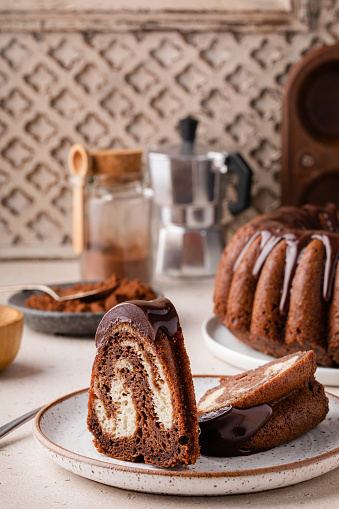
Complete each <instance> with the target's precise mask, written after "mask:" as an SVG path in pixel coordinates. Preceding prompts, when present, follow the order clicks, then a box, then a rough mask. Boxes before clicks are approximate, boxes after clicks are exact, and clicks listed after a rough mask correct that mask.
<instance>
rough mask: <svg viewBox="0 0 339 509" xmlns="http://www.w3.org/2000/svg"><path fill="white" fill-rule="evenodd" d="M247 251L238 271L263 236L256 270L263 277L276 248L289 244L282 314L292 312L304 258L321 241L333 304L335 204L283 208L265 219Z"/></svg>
mask: <svg viewBox="0 0 339 509" xmlns="http://www.w3.org/2000/svg"><path fill="white" fill-rule="evenodd" d="M254 228H255V231H254V233H253V234H252V235H251V236H250V238H249V240H248V242H247V243H246V245H245V247H244V249H243V250H242V252H241V253H240V255H239V257H238V259H237V260H236V262H235V265H234V270H236V268H237V266H238V265H239V263H240V261H241V259H242V257H243V256H244V254H245V252H246V251H247V249H248V248H249V247H250V245H251V244H252V243H253V241H254V240H255V239H256V238H257V237H258V236H259V235H260V236H261V241H260V249H259V253H258V255H257V258H256V260H255V264H254V267H253V272H252V273H253V276H254V277H259V274H260V271H261V269H262V267H263V265H264V263H265V261H266V259H267V257H268V256H269V254H270V253H271V251H272V250H273V249H274V247H275V246H276V245H277V244H278V243H279V242H281V241H282V240H285V242H286V255H285V275H284V282H283V288H282V294H281V300H280V306H279V309H280V312H281V313H282V314H285V313H286V312H287V309H288V304H289V296H290V290H291V286H292V282H293V278H294V274H295V271H296V268H297V265H298V262H299V259H300V256H301V254H302V252H303V250H304V249H305V248H306V246H307V245H308V244H309V243H310V242H311V241H312V240H314V239H318V240H320V241H321V242H322V243H323V245H324V247H325V253H326V260H325V270H324V281H323V298H324V300H325V301H326V302H328V301H329V300H330V297H331V293H332V288H333V280H334V275H335V269H336V264H337V261H338V255H339V235H338V233H339V222H338V215H337V209H336V206H335V205H334V204H327V205H325V206H324V207H318V206H315V205H304V206H303V207H302V208H297V207H281V208H280V209H279V210H276V211H273V212H271V213H270V214H269V216H267V217H264V218H261V219H260V222H259V221H258V225H255V226H254Z"/></svg>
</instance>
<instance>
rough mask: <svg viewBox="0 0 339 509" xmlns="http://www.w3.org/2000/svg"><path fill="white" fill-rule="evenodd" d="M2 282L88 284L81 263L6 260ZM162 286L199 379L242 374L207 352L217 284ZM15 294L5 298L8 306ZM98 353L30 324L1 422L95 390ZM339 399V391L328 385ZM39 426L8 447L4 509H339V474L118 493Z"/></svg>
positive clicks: (6, 388) (1, 400)
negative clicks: (58, 452)
mask: <svg viewBox="0 0 339 509" xmlns="http://www.w3.org/2000/svg"><path fill="white" fill-rule="evenodd" d="M0 273H1V277H0V284H1V285H6V284H16V283H29V282H40V283H57V282H60V283H61V282H68V281H77V280H79V279H80V276H79V266H78V263H77V262H76V261H32V262H4V261H2V262H1V265H0ZM155 285H156V287H157V288H159V289H160V290H161V291H162V292H163V293H164V294H165V295H166V296H167V297H169V298H170V299H171V300H172V301H173V303H174V304H175V306H176V308H177V311H178V314H179V317H180V321H181V325H182V328H183V333H184V337H185V344H186V349H187V352H188V355H189V357H190V360H191V368H192V373H193V374H224V375H230V374H236V373H238V372H239V370H238V369H236V368H234V367H232V366H230V365H228V364H226V363H224V362H222V361H220V360H219V359H217V358H215V357H214V356H213V355H212V354H211V353H210V352H209V351H208V350H207V348H206V347H205V345H204V343H203V339H202V334H201V324H202V321H203V320H204V319H205V318H206V317H208V316H209V315H210V314H211V313H212V309H213V305H212V295H213V286H214V281H213V279H211V278H209V279H201V280H196V281H192V280H177V279H169V278H159V279H158V280H157V281H156V282H155ZM8 297H9V294H5V293H3V294H1V293H0V304H6V303H7V299H8ZM94 355H95V347H94V342H93V340H91V339H76V338H71V337H58V336H48V335H44V334H39V333H37V332H34V331H32V330H30V329H29V328H28V327H26V326H25V327H24V333H23V338H22V344H21V348H20V351H19V353H18V355H17V357H16V359H15V361H14V362H13V364H12V365H11V366H9V367H8V368H7V369H6V370H4V371H2V372H1V373H0V425H2V424H5V423H6V422H8V421H10V420H12V419H14V418H16V417H18V416H20V415H22V414H24V413H26V412H28V411H30V410H32V409H33V408H36V407H39V406H41V405H43V404H46V403H49V402H50V401H53V400H54V399H56V398H59V397H60V396H63V395H65V394H68V393H70V392H73V391H76V390H78V389H83V388H85V387H88V386H89V381H90V374H91V367H92V363H93V359H94ZM327 390H328V391H329V392H332V393H333V394H336V395H339V388H332V387H331V388H327ZM31 428H32V422H28V423H26V424H24V425H23V426H22V427H21V428H19V429H17V430H16V431H14V432H13V433H11V434H9V435H7V436H6V437H5V438H3V439H2V440H1V442H0V508H1V509H12V508H14V507H15V508H16V509H20V508H25V509H30V508H32V509H33V508H34V509H40V508H45V507H50V508H51V507H70V508H75V509H77V508H78V507H79V508H80V507H81V508H82V509H86V508H91V509H92V508H93V507H114V508H119V509H120V508H130V509H144V508H147V509H152V508H156V509H163V508H172V507H173V508H175V509H177V508H178V507H180V508H185V509H186V508H187V509H188V508H193V507H194V508H196V507H204V508H216V509H217V508H219V507H224V506H225V505H227V507H230V508H243V507H247V506H248V507H252V508H266V507H267V508H270V509H271V508H272V507H279V508H285V507H286V508H292V507H293V508H295V507H298V506H303V505H305V506H307V507H308V508H320V507H326V508H327V509H330V508H337V507H338V505H339V495H338V485H339V469H336V470H334V471H332V472H329V473H327V474H325V475H323V476H321V477H318V478H315V479H313V480H310V481H306V482H303V483H300V484H297V485H294V486H291V487H286V488H281V489H277V490H273V491H268V492H262V493H253V494H248V495H234V496H225V497H175V496H172V497H171V496H161V495H150V494H145V493H136V492H132V491H126V490H121V489H117V488H112V487H109V486H106V485H103V484H99V483H96V482H93V481H90V480H87V479H85V478H82V477H79V476H77V475H75V474H72V473H71V472H69V471H67V470H64V469H63V468H61V467H59V466H57V465H56V464H55V463H54V462H52V461H51V460H50V459H49V458H47V457H46V456H45V455H44V454H43V452H42V450H41V449H40V448H39V447H38V446H37V444H36V443H35V440H34V438H33V435H32V431H31Z"/></svg>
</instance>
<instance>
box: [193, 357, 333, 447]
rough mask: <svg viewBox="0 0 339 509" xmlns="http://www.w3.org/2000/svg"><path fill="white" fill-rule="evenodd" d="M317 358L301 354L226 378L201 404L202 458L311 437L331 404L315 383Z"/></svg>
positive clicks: (199, 416) (210, 391) (322, 389)
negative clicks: (306, 435)
mask: <svg viewBox="0 0 339 509" xmlns="http://www.w3.org/2000/svg"><path fill="white" fill-rule="evenodd" d="M316 367H317V366H316V359H315V354H314V352H313V351H312V350H310V351H309V352H297V353H294V354H290V355H288V356H285V357H283V358H281V359H277V360H274V361H272V362H269V363H267V364H265V365H264V366H260V367H259V368H257V369H253V370H250V371H247V372H246V373H242V374H241V375H236V376H231V377H228V378H226V379H225V380H224V381H222V382H221V383H220V385H218V386H217V387H214V388H213V389H210V390H209V391H207V392H206V394H205V395H204V396H203V397H202V398H201V400H200V401H199V403H198V419H199V425H200V429H201V435H200V446H201V453H202V454H205V455H208V456H239V455H245V454H251V453H254V452H259V451H263V450H266V449H270V448H272V447H275V446H277V445H281V444H283V443H285V442H289V441H291V440H293V439H295V438H298V437H299V436H301V435H303V434H304V433H307V431H309V430H311V429H312V428H314V427H315V426H316V425H317V424H319V423H320V422H321V421H322V420H323V419H324V418H325V416H326V414H327V412H328V400H327V397H326V395H325V392H324V388H323V386H322V385H321V384H319V383H318V382H317V381H316V380H315V378H314V372H315V370H316Z"/></svg>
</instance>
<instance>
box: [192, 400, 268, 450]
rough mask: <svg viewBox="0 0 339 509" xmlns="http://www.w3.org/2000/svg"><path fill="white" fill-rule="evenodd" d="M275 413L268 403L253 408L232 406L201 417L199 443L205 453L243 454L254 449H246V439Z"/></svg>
mask: <svg viewBox="0 0 339 509" xmlns="http://www.w3.org/2000/svg"><path fill="white" fill-rule="evenodd" d="M271 415H272V408H271V407H270V406H269V405H267V404H262V405H257V406H254V407H251V408H244V409H240V408H234V407H232V405H230V406H228V407H225V408H221V409H220V410H218V411H215V412H209V413H208V414H206V415H204V416H202V417H200V418H199V426H200V431H201V433H200V436H199V444H200V450H201V454H204V455H205V456H220V457H231V456H244V455H247V454H251V452H252V451H251V450H243V449H242V446H243V445H244V444H245V442H246V441H247V440H249V439H250V438H251V437H252V436H253V435H255V434H256V433H257V432H258V431H259V430H260V428H262V427H263V426H264V425H265V424H266V422H267V421H268V420H269V418H270V417H271Z"/></svg>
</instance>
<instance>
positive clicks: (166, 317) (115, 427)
mask: <svg viewBox="0 0 339 509" xmlns="http://www.w3.org/2000/svg"><path fill="white" fill-rule="evenodd" d="M96 346H97V354H96V357H95V360H94V364H93V369H92V377H91V385H90V390H89V399H88V418H87V424H88V428H89V430H90V431H91V432H92V434H93V435H94V445H95V447H96V448H97V449H98V451H99V452H101V453H103V454H107V455H109V456H112V457H114V458H117V459H119V460H125V461H144V462H145V463H151V464H154V465H157V466H159V467H171V466H174V465H181V464H192V463H195V461H196V459H197V458H198V456H199V455H200V452H199V427H198V420H197V410H196V402H195V394H194V387H193V381H192V375H191V370H190V363H189V359H188V356H187V353H186V349H185V345H184V338H183V335H182V331H181V327H180V323H179V319H178V315H177V312H176V310H175V308H174V306H173V304H172V303H171V302H170V301H169V300H168V299H165V298H161V299H156V300H153V301H138V300H135V301H129V302H125V303H121V304H118V305H117V306H115V307H114V308H112V309H111V310H110V311H108V312H107V313H106V315H105V316H104V317H103V319H102V321H101V323H100V325H99V327H98V330H97V333H96Z"/></svg>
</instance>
